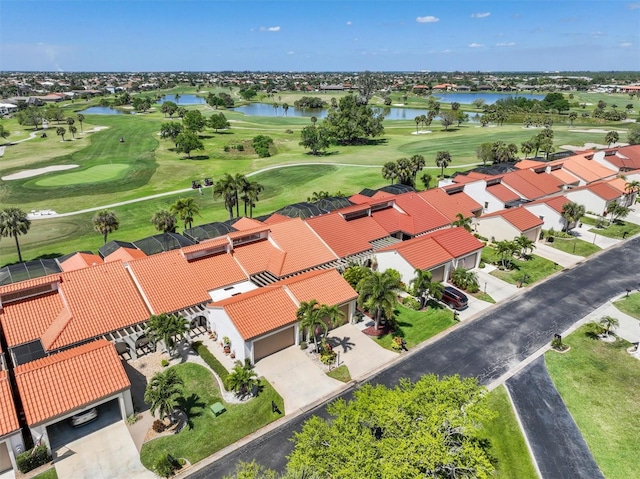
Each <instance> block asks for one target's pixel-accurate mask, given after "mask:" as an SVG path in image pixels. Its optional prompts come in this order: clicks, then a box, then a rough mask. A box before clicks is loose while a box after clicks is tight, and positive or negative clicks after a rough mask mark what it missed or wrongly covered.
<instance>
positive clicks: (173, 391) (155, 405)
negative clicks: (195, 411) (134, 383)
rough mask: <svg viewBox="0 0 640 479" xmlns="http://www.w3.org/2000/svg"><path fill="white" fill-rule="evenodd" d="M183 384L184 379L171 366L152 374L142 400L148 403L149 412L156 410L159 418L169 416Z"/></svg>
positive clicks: (152, 412) (176, 402)
mask: <svg viewBox="0 0 640 479" xmlns="http://www.w3.org/2000/svg"><path fill="white" fill-rule="evenodd" d="M183 386H184V381H183V380H182V378H180V376H178V374H177V373H176V370H175V369H173V368H170V369H167V370H166V371H161V372H159V373H156V374H154V375H153V377H152V378H151V381H149V384H147V387H146V389H145V391H144V402H146V403H147V404H149V409H150V410H151V414H155V413H156V411H158V412H159V413H160V418H161V419H164V418H165V417H167V416H169V417H171V413H172V412H173V410H174V409H175V408H176V406H177V404H178V399H179V398H180V397H181V396H182V388H183Z"/></svg>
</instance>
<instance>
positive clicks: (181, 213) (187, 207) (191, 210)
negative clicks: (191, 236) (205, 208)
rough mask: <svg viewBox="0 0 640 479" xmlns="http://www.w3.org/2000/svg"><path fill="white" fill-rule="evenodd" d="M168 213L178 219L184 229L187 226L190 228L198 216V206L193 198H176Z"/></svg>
mask: <svg viewBox="0 0 640 479" xmlns="http://www.w3.org/2000/svg"><path fill="white" fill-rule="evenodd" d="M169 212H170V213H173V214H174V215H176V216H177V217H178V218H180V221H182V222H183V223H184V229H187V226H188V227H189V228H191V226H192V225H193V218H194V217H195V215H199V214H200V206H198V203H196V201H195V200H194V199H193V198H178V199H177V200H176V202H175V203H174V204H172V205H171V206H170V207H169Z"/></svg>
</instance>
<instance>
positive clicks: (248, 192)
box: [240, 181, 264, 218]
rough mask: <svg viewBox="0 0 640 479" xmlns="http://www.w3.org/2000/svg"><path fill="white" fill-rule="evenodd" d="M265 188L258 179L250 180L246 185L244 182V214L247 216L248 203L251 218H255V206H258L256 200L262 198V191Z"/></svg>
mask: <svg viewBox="0 0 640 479" xmlns="http://www.w3.org/2000/svg"><path fill="white" fill-rule="evenodd" d="M263 190H264V186H262V185H261V184H260V183H258V182H257V181H249V182H247V183H246V186H245V185H244V184H243V189H242V190H241V193H242V196H241V197H240V199H241V200H242V201H243V202H244V215H245V216H247V205H248V206H249V218H253V208H254V207H255V206H256V202H257V201H258V200H259V199H260V193H262V191H263Z"/></svg>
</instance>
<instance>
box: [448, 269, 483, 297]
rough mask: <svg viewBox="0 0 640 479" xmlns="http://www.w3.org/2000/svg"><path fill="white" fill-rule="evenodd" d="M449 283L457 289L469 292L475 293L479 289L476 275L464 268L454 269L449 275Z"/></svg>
mask: <svg viewBox="0 0 640 479" xmlns="http://www.w3.org/2000/svg"><path fill="white" fill-rule="evenodd" d="M451 282H452V283H453V284H454V285H455V286H457V287H458V288H461V289H464V290H466V291H469V292H476V291H478V289H479V287H480V285H479V284H478V275H477V274H476V273H474V272H473V271H468V270H466V269H464V268H456V269H454V270H453V273H451Z"/></svg>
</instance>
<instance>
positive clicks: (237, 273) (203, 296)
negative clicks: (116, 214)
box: [129, 250, 247, 314]
mask: <svg viewBox="0 0 640 479" xmlns="http://www.w3.org/2000/svg"><path fill="white" fill-rule="evenodd" d="M129 268H130V270H131V272H132V273H133V275H134V277H135V278H136V280H137V282H138V284H139V285H140V287H141V288H142V291H143V292H144V295H145V297H146V298H147V300H148V301H149V304H150V305H151V308H152V309H153V312H154V314H158V313H162V312H165V313H169V312H173V311H178V310H180V309H183V308H185V307H189V306H193V305H195V304H199V303H203V302H205V301H210V300H211V297H210V296H209V294H208V291H211V290H213V289H217V288H221V287H223V286H227V285H230V284H234V283H238V282H240V281H244V280H246V279H247V277H246V275H245V273H244V272H243V271H242V269H241V268H240V266H239V265H238V263H236V261H235V260H234V259H233V257H232V256H231V255H230V254H227V253H220V254H216V255H212V256H206V257H203V258H200V259H196V260H193V261H187V260H186V258H185V257H184V256H183V254H182V251H180V250H173V251H167V252H165V253H158V254H154V255H152V256H148V257H146V258H141V259H137V260H135V261H131V262H130V263H129Z"/></svg>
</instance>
